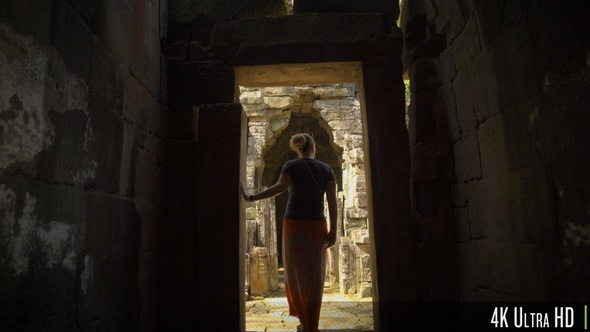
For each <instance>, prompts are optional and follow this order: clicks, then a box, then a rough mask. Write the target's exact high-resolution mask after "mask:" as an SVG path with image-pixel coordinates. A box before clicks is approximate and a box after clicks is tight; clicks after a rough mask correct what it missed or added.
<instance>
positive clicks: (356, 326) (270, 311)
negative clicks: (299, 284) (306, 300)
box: [246, 284, 373, 332]
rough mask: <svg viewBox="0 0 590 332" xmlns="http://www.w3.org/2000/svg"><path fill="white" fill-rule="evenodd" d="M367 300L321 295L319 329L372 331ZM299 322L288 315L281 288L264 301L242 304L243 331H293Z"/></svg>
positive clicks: (331, 294)
mask: <svg viewBox="0 0 590 332" xmlns="http://www.w3.org/2000/svg"><path fill="white" fill-rule="evenodd" d="M371 301H372V300H371V298H364V299H360V298H358V297H356V296H353V295H343V294H340V293H331V292H325V293H324V298H323V303H322V311H321V313H320V326H319V328H320V330H321V331H326V332H328V331H331V332H337V331H340V332H344V331H346V332H352V331H373V303H372V302H371ZM297 325H299V320H298V319H297V318H296V317H291V316H289V307H288V304H287V298H286V297H285V289H284V286H283V285H282V284H281V285H280V288H279V289H278V290H277V291H276V292H273V293H272V294H271V295H269V296H268V297H265V298H264V299H257V300H249V301H246V331H248V332H254V331H296V330H297Z"/></svg>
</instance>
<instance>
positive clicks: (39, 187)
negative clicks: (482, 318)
mask: <svg viewBox="0 0 590 332" xmlns="http://www.w3.org/2000/svg"><path fill="white" fill-rule="evenodd" d="M288 4H289V6H287V5H286V3H285V1H284V0H257V1H244V0H224V1H219V0H152V1H145V0H128V1H119V0H100V1H99V0H83V1H82V0H50V1H33V0H3V1H2V5H1V6H0V280H1V282H0V307H1V308H2V310H0V330H2V331H39V330H41V331H46V330H53V331H125V332H126V331H195V330H196V331H205V332H208V331H241V332H243V331H245V330H246V328H245V317H244V313H245V304H246V297H245V293H246V291H245V290H246V287H245V283H246V280H247V278H246V271H247V270H248V271H247V272H248V273H247V274H248V275H249V276H250V277H251V278H250V279H249V282H250V283H251V284H254V283H253V282H252V281H253V280H252V276H253V275H254V274H255V275H256V280H255V281H256V283H257V284H256V287H260V288H262V291H261V293H265V292H267V291H268V289H272V288H273V287H276V282H275V276H274V275H273V273H274V271H275V266H276V265H279V264H280V261H279V257H280V255H279V253H280V251H279V250H280V245H279V242H280V236H279V234H280V229H278V226H279V225H280V216H281V211H280V209H281V207H282V206H284V201H281V199H284V198H282V197H280V196H279V197H277V198H276V201H275V204H274V206H273V205H272V202H270V201H268V202H265V203H258V202H257V203H256V204H257V205H256V206H253V205H249V204H248V203H247V202H244V200H243V199H241V197H240V195H239V188H240V183H241V182H244V183H247V186H248V187H249V188H250V189H251V190H258V189H261V188H262V187H264V186H269V185H270V184H271V183H273V182H274V180H275V177H276V174H277V172H278V171H279V169H280V167H281V165H282V163H283V162H284V160H286V159H288V158H291V157H290V156H289V155H288V154H287V153H290V151H289V149H288V147H287V145H286V141H287V138H288V136H289V135H290V134H291V133H292V132H295V131H310V132H314V137H315V138H316V140H317V141H318V143H319V147H321V148H322V149H324V150H322V151H318V157H319V158H321V159H323V160H325V161H327V162H328V163H330V164H331V165H332V166H333V167H334V168H335V169H336V170H337V172H339V173H338V179H339V180H338V181H339V188H340V189H341V191H342V194H341V201H342V202H341V204H342V210H341V211H343V213H342V217H343V220H342V227H341V229H342V230H343V233H342V234H341V235H342V237H341V238H340V243H339V244H338V246H337V248H338V251H339V254H338V255H339V257H342V256H343V255H344V256H345V257H349V258H350V257H352V256H353V255H354V260H353V259H349V260H348V263H349V264H348V266H346V264H340V261H339V259H338V260H337V259H335V258H334V257H333V258H332V261H331V264H330V268H331V269H332V271H333V273H332V274H331V276H330V277H331V278H332V279H331V280H330V281H331V283H332V287H334V288H337V289H338V291H342V292H348V293H350V292H354V291H355V287H356V293H355V295H354V296H361V295H363V294H362V293H364V292H365V293H368V289H370V293H371V303H372V308H373V318H374V323H375V325H374V330H375V331H429V330H437V329H440V327H441V325H442V324H441V321H440V319H441V318H442V319H445V318H446V317H451V318H456V320H455V321H454V323H459V324H461V323H466V322H468V321H469V319H468V318H469V317H467V319H466V320H464V321H463V320H462V319H463V318H464V317H463V316H462V315H461V314H462V312H460V311H452V310H451V312H448V315H445V316H444V317H440V315H438V314H439V313H441V312H443V311H442V310H429V309H433V308H434V309H441V308H440V307H436V306H437V305H438V304H441V303H442V304H448V303H453V304H458V305H464V304H467V305H473V306H477V304H479V303H481V302H483V303H487V302H493V301H500V302H512V301H523V302H537V303H546V302H551V301H559V302H580V303H587V302H588V299H589V298H590V283H588V277H589V275H590V265H589V264H588V262H589V261H590V214H589V211H590V207H589V205H588V204H589V202H590V175H589V172H588V170H589V169H590V157H589V154H588V151H590V135H588V124H589V123H590V112H588V109H589V107H590V106H589V105H590V94H589V93H588V91H590V49H589V41H590V20H589V19H588V17H590V1H588V0H570V1H537V0H505V1H496V0H404V1H402V2H401V3H400V2H399V1H397V0H393V1H392V0H374V1H360V0H295V1H288ZM404 79H408V80H409V81H410V87H411V92H412V94H411V103H410V106H409V107H408V115H407V120H408V122H406V113H405V111H406V108H405V106H406V105H405V98H404V90H405V86H404ZM350 84H356V87H354V86H352V85H350ZM240 86H242V87H243V88H240ZM255 88H256V89H255ZM355 89H358V92H357V90H355ZM345 93H346V95H345ZM357 93H358V96H357ZM241 95H242V97H241V98H240V96H241ZM357 97H358V99H357ZM240 99H242V100H240ZM356 100H358V103H359V104H360V114H361V123H362V132H363V135H362V143H360V141H359V140H357V139H356V138H353V137H355V136H354V135H356V131H357V130H360V128H359V125H358V123H359V122H358V121H356V120H354V121H352V119H346V121H343V119H341V118H339V117H343V116H346V117H348V116H351V117H352V115H353V112H349V111H344V110H345V109H346V110H352V109H356V108H357V102H356ZM346 127H348V128H350V129H351V132H350V134H351V135H350V136H348V138H347V137H345V135H344V134H345V132H344V131H342V130H343V129H345V128H346ZM353 131H354V133H353ZM359 146H363V148H362V149H360V148H359ZM248 159H249V160H248ZM363 172H364V175H365V177H366V179H365V181H364V182H363V181H362V180H361V174H362V173H363ZM355 177H356V178H355ZM363 190H365V191H366V196H363ZM355 195H356V196H355ZM259 204H268V206H266V205H265V206H261V205H259ZM365 204H366V210H365V209H364V206H365ZM273 210H274V211H275V212H274V213H273ZM365 211H366V212H365ZM365 213H366V215H365ZM273 218H274V219H273ZM365 223H366V226H365ZM273 226H277V227H276V229H274V228H273ZM363 227H366V228H363ZM365 229H366V232H367V233H368V234H369V238H368V240H367V237H366V234H365ZM273 237H276V239H275V238H273ZM275 242H276V244H275ZM347 244H348V245H347ZM365 249H368V251H369V253H370V255H369V256H364V254H365ZM247 250H248V251H247ZM247 254H248V255H251V256H256V257H257V258H263V259H259V260H257V261H255V263H257V264H250V263H251V262H252V260H248V264H247V263H246V262H247V259H246V255H247ZM365 260H369V261H370V264H366V262H365ZM275 262H276V263H275ZM367 265H370V271H367V269H366V268H365V267H366V266H367ZM359 269H360V270H359ZM353 272H354V273H353ZM368 275H370V285H368V284H367V283H368V281H366V280H367V276H368ZM355 278H356V279H355ZM336 284H338V286H336ZM265 287H266V288H267V290H265V289H264V288H265ZM250 288H251V287H250ZM365 295H368V294H365ZM433 306H434V307H433ZM442 309H453V308H442ZM451 323H453V322H451ZM485 323H488V322H487V321H486V322H485ZM444 326H445V327H448V328H449V329H450V330H453V328H452V327H450V324H449V325H448V326H447V325H444ZM455 330H460V328H456V329H455ZM472 330H474V331H475V330H479V329H472Z"/></svg>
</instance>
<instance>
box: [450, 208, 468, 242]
mask: <svg viewBox="0 0 590 332" xmlns="http://www.w3.org/2000/svg"><path fill="white" fill-rule="evenodd" d="M454 215H455V240H456V241H457V242H458V243H465V242H469V241H471V227H470V225H469V208H467V207H462V208H456V209H455V210H454Z"/></svg>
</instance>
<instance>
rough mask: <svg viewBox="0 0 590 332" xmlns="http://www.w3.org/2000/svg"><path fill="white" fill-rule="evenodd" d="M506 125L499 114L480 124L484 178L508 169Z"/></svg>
mask: <svg viewBox="0 0 590 332" xmlns="http://www.w3.org/2000/svg"><path fill="white" fill-rule="evenodd" d="M504 126H505V124H504V120H503V117H502V116H501V115H497V116H494V117H493V118H491V119H488V120H487V121H486V122H484V123H482V124H480V125H479V129H478V130H477V137H478V141H479V151H480V158H481V171H482V176H483V177H484V178H486V177H490V176H495V175H498V174H502V173H505V172H507V171H508V160H507V159H508V158H507V153H506V142H505V140H504V136H505V135H504Z"/></svg>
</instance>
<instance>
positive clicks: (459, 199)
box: [451, 183, 468, 208]
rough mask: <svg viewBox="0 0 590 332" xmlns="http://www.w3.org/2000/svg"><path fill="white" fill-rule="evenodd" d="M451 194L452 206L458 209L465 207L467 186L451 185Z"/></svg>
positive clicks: (461, 184) (460, 184) (463, 184)
mask: <svg viewBox="0 0 590 332" xmlns="http://www.w3.org/2000/svg"><path fill="white" fill-rule="evenodd" d="M451 192H452V197H453V206H454V207H456V208H458V207H466V206H467V205H468V203H467V184H465V183H456V184H453V185H451Z"/></svg>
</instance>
